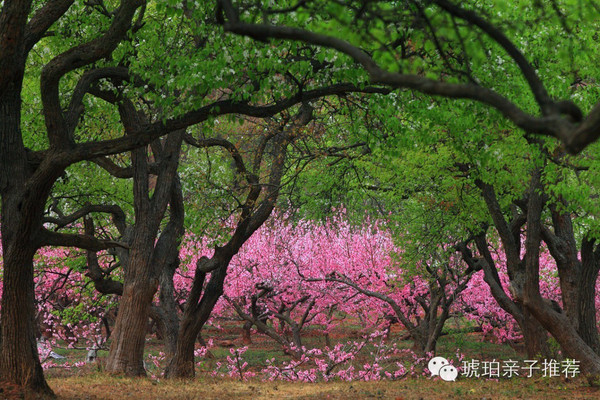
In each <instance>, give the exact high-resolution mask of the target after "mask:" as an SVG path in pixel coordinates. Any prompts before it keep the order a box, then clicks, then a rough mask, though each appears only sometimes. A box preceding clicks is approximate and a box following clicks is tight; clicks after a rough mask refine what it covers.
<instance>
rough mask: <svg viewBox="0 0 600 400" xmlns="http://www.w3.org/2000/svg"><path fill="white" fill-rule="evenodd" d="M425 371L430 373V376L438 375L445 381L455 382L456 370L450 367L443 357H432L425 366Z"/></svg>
mask: <svg viewBox="0 0 600 400" xmlns="http://www.w3.org/2000/svg"><path fill="white" fill-rule="evenodd" d="M427 369H428V370H429V372H431V376H435V375H439V377H440V378H442V379H443V380H445V381H447V382H448V381H453V382H454V381H455V380H456V377H457V376H458V370H457V369H456V368H455V367H454V366H453V365H450V363H449V362H448V360H446V359H445V358H444V357H433V358H432V359H431V360H429V364H427Z"/></svg>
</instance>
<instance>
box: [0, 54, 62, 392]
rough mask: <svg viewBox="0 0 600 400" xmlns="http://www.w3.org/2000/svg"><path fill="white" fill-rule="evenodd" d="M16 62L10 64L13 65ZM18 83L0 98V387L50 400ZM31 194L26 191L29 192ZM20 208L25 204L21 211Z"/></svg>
mask: <svg viewBox="0 0 600 400" xmlns="http://www.w3.org/2000/svg"><path fill="white" fill-rule="evenodd" d="M18 62H19V61H18V60H15V63H18ZM20 82H21V80H20V79H16V80H15V81H13V82H11V83H9V85H8V86H9V90H7V91H6V92H5V93H3V94H2V96H0V194H1V195H2V211H1V221H2V225H1V229H2V253H3V259H4V260H3V263H4V265H3V293H2V307H1V309H2V313H1V314H2V316H1V322H0V338H1V340H0V382H5V383H9V384H14V385H17V386H19V387H22V388H23V389H24V391H25V392H26V393H28V394H29V395H31V396H38V397H53V396H54V394H53V392H52V390H51V389H50V387H49V386H48V384H47V383H46V381H45V379H44V374H43V371H42V367H41V364H40V361H39V356H38V351H37V342H36V338H35V331H36V324H35V294H34V286H33V256H34V254H35V252H36V250H37V246H36V243H35V242H34V240H33V239H32V238H33V237H35V234H36V232H38V231H39V229H40V228H41V213H42V209H43V205H44V204H43V199H37V201H34V200H35V199H33V197H35V196H34V195H32V193H31V192H30V191H28V189H26V187H25V185H24V182H26V181H27V178H28V177H29V169H28V165H27V153H26V151H25V148H24V146H23V142H22V139H21V129H20V124H21V121H20V115H21V98H20V92H21V86H20V85H21V84H20ZM29 190H31V189H29ZM24 203H26V204H25V205H24Z"/></svg>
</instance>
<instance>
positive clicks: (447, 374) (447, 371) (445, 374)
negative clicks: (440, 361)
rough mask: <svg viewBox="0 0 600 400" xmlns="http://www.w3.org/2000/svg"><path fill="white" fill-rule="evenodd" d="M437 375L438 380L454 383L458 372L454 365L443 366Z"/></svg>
mask: <svg viewBox="0 0 600 400" xmlns="http://www.w3.org/2000/svg"><path fill="white" fill-rule="evenodd" d="M439 375H440V378H442V379H443V380H445V381H446V382H448V381H452V382H454V381H455V380H456V377H457V376H458V370H457V369H456V368H454V365H444V366H443V367H442V368H440V371H439Z"/></svg>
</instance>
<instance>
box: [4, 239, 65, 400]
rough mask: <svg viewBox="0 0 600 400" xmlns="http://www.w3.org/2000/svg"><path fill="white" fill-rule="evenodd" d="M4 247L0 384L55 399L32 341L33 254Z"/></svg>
mask: <svg viewBox="0 0 600 400" xmlns="http://www.w3.org/2000/svg"><path fill="white" fill-rule="evenodd" d="M3 231H4V229H3ZM3 233H4V232H3ZM3 238H4V235H3ZM3 248H4V249H6V250H5V251H4V267H3V268H4V281H3V284H4V286H3V287H4V289H3V293H2V324H1V332H2V343H1V345H2V347H1V352H0V374H1V376H0V381H2V383H11V384H16V385H18V386H20V387H22V388H23V389H24V391H25V393H26V394H27V395H28V396H33V397H35V396H34V395H33V393H35V394H36V395H37V396H38V397H42V398H43V397H54V394H53V392H52V390H51V389H50V387H49V386H48V384H47V383H46V380H45V379H44V373H43V370H42V366H41V364H40V360H39V355H38V351H37V341H36V338H35V327H36V325H35V318H34V316H35V301H34V299H35V295H34V287H33V254H34V252H33V251H32V249H25V248H23V246H16V245H15V244H10V243H6V242H5V243H3Z"/></svg>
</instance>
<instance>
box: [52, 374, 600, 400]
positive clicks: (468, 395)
mask: <svg viewBox="0 0 600 400" xmlns="http://www.w3.org/2000/svg"><path fill="white" fill-rule="evenodd" d="M49 383H50V386H51V387H52V389H53V390H54V391H55V393H56V394H57V395H58V397H59V399H64V400H67V399H68V400H72V399H90V400H92V399H106V400H111V399H115V400H117V399H253V400H254V399H396V400H399V399H406V400H409V399H415V400H416V399H478V400H483V399H494V400H500V399H507V400H508V399H547V400H550V399H594V398H600V392H599V391H598V389H594V388H590V387H588V386H587V385H586V383H585V382H584V381H583V380H581V379H576V380H571V381H569V382H566V381H565V380H564V379H561V378H552V379H542V378H537V379H534V378H530V379H527V378H514V379H510V380H500V381H481V380H472V379H468V380H466V379H465V380H458V381H456V382H444V381H442V380H439V379H437V378H436V379H433V380H432V379H427V378H409V379H406V380H402V381H394V382H388V381H384V382H352V383H346V382H330V383H318V384H307V383H281V382H267V383H265V382H259V381H256V382H254V381H250V382H238V381H232V380H229V379H224V378H221V379H213V378H202V379H197V380H194V381H192V382H186V383H182V382H178V381H175V382H169V381H163V382H155V381H150V380H148V379H128V378H116V377H109V376H106V375H103V374H94V375H88V376H83V377H70V378H52V379H49Z"/></svg>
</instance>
